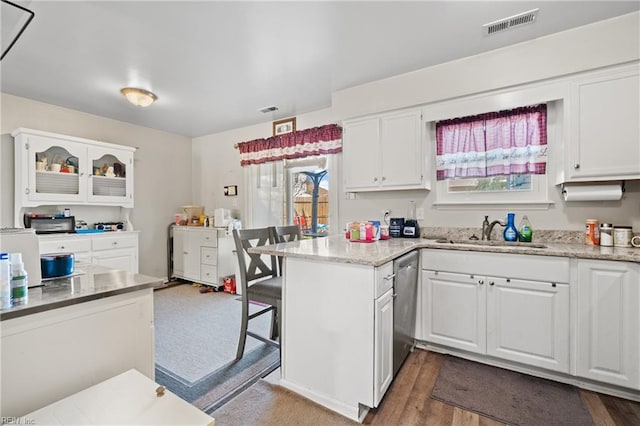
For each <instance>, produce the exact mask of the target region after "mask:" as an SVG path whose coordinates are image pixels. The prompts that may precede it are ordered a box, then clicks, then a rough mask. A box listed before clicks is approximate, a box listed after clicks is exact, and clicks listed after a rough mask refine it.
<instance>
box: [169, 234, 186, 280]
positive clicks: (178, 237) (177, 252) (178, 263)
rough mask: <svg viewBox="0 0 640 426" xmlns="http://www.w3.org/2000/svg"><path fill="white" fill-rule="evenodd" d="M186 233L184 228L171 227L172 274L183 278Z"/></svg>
mask: <svg viewBox="0 0 640 426" xmlns="http://www.w3.org/2000/svg"><path fill="white" fill-rule="evenodd" d="M186 233H187V231H186V230H185V229H181V228H175V227H174V228H173V275H174V276H175V277H179V278H184V264H185V257H186V254H185V252H186V247H185V240H186ZM169 278H172V277H169Z"/></svg>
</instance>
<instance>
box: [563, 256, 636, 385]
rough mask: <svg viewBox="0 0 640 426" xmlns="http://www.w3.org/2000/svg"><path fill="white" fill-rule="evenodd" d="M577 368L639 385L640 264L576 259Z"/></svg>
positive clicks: (594, 376)
mask: <svg viewBox="0 0 640 426" xmlns="http://www.w3.org/2000/svg"><path fill="white" fill-rule="evenodd" d="M577 281H578V282H577V286H576V291H575V297H576V299H577V302H576V306H577V324H576V342H577V374H578V376H581V377H585V378H589V379H593V380H597V381H600V382H605V383H610V384H614V385H619V386H624V387H627V388H633V389H640V360H639V359H638V354H639V353H640V264H633V263H627V262H612V261H603V260H579V261H578V279H577Z"/></svg>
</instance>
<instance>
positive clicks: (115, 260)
mask: <svg viewBox="0 0 640 426" xmlns="http://www.w3.org/2000/svg"><path fill="white" fill-rule="evenodd" d="M92 263H94V264H96V265H102V266H106V267H108V268H113V269H120V270H123V271H129V272H135V273H138V250H137V249H135V248H132V247H128V248H123V249H116V250H105V251H97V252H93V262H92Z"/></svg>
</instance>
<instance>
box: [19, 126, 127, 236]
mask: <svg viewBox="0 0 640 426" xmlns="http://www.w3.org/2000/svg"><path fill="white" fill-rule="evenodd" d="M12 136H13V137H14V138H15V155H14V158H15V171H16V173H15V210H16V218H15V221H16V226H19V225H20V223H21V220H22V218H21V217H20V213H19V211H20V209H21V208H23V207H35V206H40V205H59V204H67V205H69V204H71V205H73V204H76V205H77V204H81V205H85V204H86V205H113V206H122V207H133V152H134V151H135V148H132V147H127V146H123V145H115V144H109V143H104V142H98V141H92V140H89V139H82V138H77V137H73V136H66V135H60V134H56V133H49V132H42V131H38V130H31V129H24V128H20V129H17V130H15V131H14V132H13V133H12ZM60 164H62V165H64V166H61V167H60V168H59V169H58V167H59V165H60ZM98 174H100V175H98ZM104 174H107V175H108V176H102V175H104Z"/></svg>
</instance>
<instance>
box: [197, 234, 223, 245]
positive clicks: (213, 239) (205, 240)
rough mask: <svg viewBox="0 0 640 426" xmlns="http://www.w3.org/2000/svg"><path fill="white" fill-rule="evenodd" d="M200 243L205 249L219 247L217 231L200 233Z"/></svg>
mask: <svg viewBox="0 0 640 426" xmlns="http://www.w3.org/2000/svg"><path fill="white" fill-rule="evenodd" d="M197 240H198V243H199V244H200V246H203V247H218V233H217V231H215V230H213V231H208V230H207V231H205V230H202V231H199V232H198V236H197Z"/></svg>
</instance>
